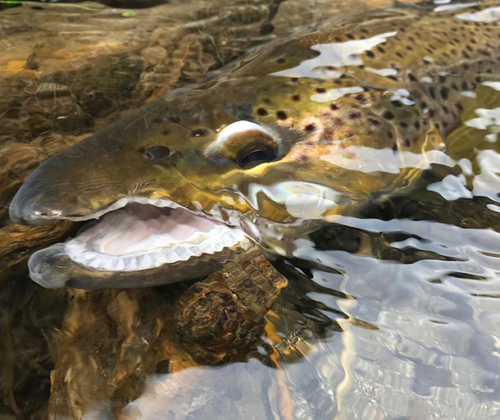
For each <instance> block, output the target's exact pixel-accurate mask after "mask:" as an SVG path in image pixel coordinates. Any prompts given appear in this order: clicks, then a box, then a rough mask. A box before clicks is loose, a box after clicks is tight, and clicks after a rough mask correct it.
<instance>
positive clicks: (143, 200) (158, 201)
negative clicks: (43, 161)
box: [10, 196, 236, 228]
mask: <svg viewBox="0 0 500 420" xmlns="http://www.w3.org/2000/svg"><path fill="white" fill-rule="evenodd" d="M130 203H138V204H144V205H151V206H154V207H158V208H171V209H176V208H179V209H182V210H186V211H188V212H190V213H193V214H195V215H197V216H201V217H205V218H207V219H210V220H214V221H216V222H219V223H223V224H225V225H227V226H229V227H231V228H234V227H236V226H233V225H231V224H228V223H227V222H225V221H224V220H222V219H219V218H217V217H214V216H212V215H210V214H207V213H206V212H204V211H201V210H199V211H196V210H193V209H190V208H188V207H185V206H183V205H181V204H179V203H176V202H175V201H173V200H170V199H169V198H155V199H152V198H147V197H141V196H128V197H122V198H119V199H118V200H115V201H113V202H111V203H110V204H108V205H106V206H103V207H101V208H99V209H97V210H94V211H93V212H90V213H88V214H84V215H81V216H77V215H73V216H71V215H63V213H62V210H52V211H51V213H52V214H47V213H45V214H44V213H42V212H40V211H35V212H33V213H31V214H24V215H23V217H22V219H19V218H17V217H16V216H15V215H12V214H11V219H13V220H14V221H18V220H20V221H24V222H35V224H40V223H36V222H41V223H43V222H47V223H48V222H51V221H55V220H69V221H72V222H86V221H89V220H97V219H100V218H101V217H102V216H104V215H106V214H108V213H111V212H114V211H116V210H120V209H122V208H124V207H125V206H126V205H127V204H130ZM10 210H11V212H12V210H13V208H12V207H11V208H10Z"/></svg>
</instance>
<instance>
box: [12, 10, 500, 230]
mask: <svg viewBox="0 0 500 420" xmlns="http://www.w3.org/2000/svg"><path fill="white" fill-rule="evenodd" d="M494 6H495V3H494V2H484V3H483V4H482V5H481V6H474V7H471V8H465V9H461V10H458V11H456V10H454V11H448V12H441V13H437V12H434V13H429V11H425V10H422V9H417V10H412V9H409V8H405V9H400V10H398V9H390V10H386V11H377V12H373V13H367V14H363V15H361V16H354V17H350V18H346V19H344V20H340V21H337V22H335V23H334V24H329V25H326V27H325V28H320V29H318V30H317V31H314V32H312V33H306V34H299V35H296V36H293V37H292V38H290V39H285V40H279V41H276V42H275V43H274V44H272V45H267V46H265V47H263V48H260V49H258V50H256V51H255V52H253V53H250V54H249V55H248V56H247V57H246V58H244V59H243V60H242V61H240V62H239V63H238V64H237V65H235V66H233V67H231V68H230V69H228V70H226V71H222V72H220V73H217V74H214V75H213V77H212V78H211V80H209V81H207V82H205V83H203V84H201V85H197V86H193V87H189V88H185V89H180V90H176V91H173V92H169V93H168V94H166V95H165V96H164V97H163V98H161V99H159V100H157V101H155V102H153V103H151V104H149V105H148V106H146V107H144V108H142V109H140V110H139V111H138V112H137V113H136V114H135V115H132V116H129V117H127V118H125V119H123V120H121V121H118V122H117V123H115V124H113V125H111V126H109V127H108V128H106V129H104V130H102V131H101V132H99V133H97V134H95V135H94V136H91V137H89V138H87V139H85V140H83V141H81V142H80V143H78V144H76V145H74V146H72V147H71V148H69V149H67V150H66V151H64V152H62V153H60V154H58V155H57V156H55V157H53V158H51V159H49V160H48V161H47V162H46V163H44V164H43V165H42V166H41V167H40V168H38V169H37V170H36V171H35V172H34V173H33V174H32V175H31V176H30V177H29V178H28V180H27V181H26V183H25V184H24V185H23V187H22V188H21V189H20V191H19V192H18V194H17V196H16V197H15V199H14V201H13V203H12V205H11V217H12V218H13V219H14V220H15V221H18V222H28V223H35V222H38V221H39V220H40V218H41V217H42V218H49V219H50V218H68V217H85V216H86V215H89V214H92V213H93V212H95V211H96V210H98V209H102V208H104V207H106V206H108V205H109V204H111V203H113V202H115V201H116V200H118V199H120V198H123V197H130V196H140V197H147V198H148V199H151V200H155V199H160V198H167V199H170V200H172V201H175V202H176V203H178V204H180V205H182V206H185V207H186V208H189V209H192V210H195V211H200V210H201V211H203V212H205V213H206V214H208V215H212V216H213V217H215V218H218V219H222V220H224V221H226V222H227V223H236V219H238V218H240V219H241V218H242V217H244V218H247V219H249V220H251V221H252V222H255V220H256V219H258V218H263V219H265V220H269V221H274V222H279V223H288V222H291V221H293V220H295V219H296V218H298V217H299V216H301V217H303V218H306V219H307V218H308V214H307V210H306V211H304V213H303V214H302V215H300V214H299V216H298V215H297V212H296V211H293V212H291V211H290V205H289V203H287V202H286V197H289V196H290V191H285V194H281V195H280V193H279V191H278V192H276V191H277V190H279V189H280V188H282V186H283V185H284V183H286V182H293V183H294V184H293V188H299V189H300V188H301V187H300V185H305V184H307V185H313V186H317V185H319V186H324V187H325V188H326V189H327V190H328V191H333V193H332V194H333V196H334V198H330V199H329V200H330V201H331V202H332V203H331V205H330V206H329V207H327V209H326V210H325V212H324V213H323V214H320V215H315V216H314V217H311V218H321V217H324V216H327V215H330V214H336V213H342V214H345V213H349V212H353V211H355V209H356V208H359V206H360V205H362V204H364V203H366V202H367V201H368V200H369V199H370V198H371V197H373V196H374V195H375V194H381V193H382V194H383V193H389V192H390V191H391V190H393V189H394V188H395V186H397V185H400V184H401V183H403V184H404V183H405V182H407V181H408V172H411V171H410V170H406V169H405V168H406V167H405V156H408V153H410V154H411V155H412V156H413V155H417V156H420V157H421V159H424V156H423V153H422V152H423V151H427V150H432V149H435V150H443V149H444V148H445V146H446V144H445V140H446V136H447V134H448V133H450V132H451V131H452V130H453V129H454V128H455V127H456V126H457V125H458V124H459V123H460V116H461V113H462V110H463V109H464V108H465V107H466V106H467V103H468V102H470V101H471V98H470V96H471V95H464V94H463V92H464V91H466V92H471V91H474V89H475V88H476V87H477V85H478V83H481V82H482V81H483V80H484V79H485V77H488V75H489V74H492V73H496V72H497V71H498V63H499V55H500V43H499V41H498V40H499V39H500V37H499V35H500V26H499V24H498V19H491V20H490V21H488V22H480V21H473V20H466V19H463V18H460V17H457V16H462V17H463V16H466V17H467V14H469V15H473V16H474V14H476V15H477V14H478V13H483V12H481V11H484V10H487V9H491V10H493V11H495V10H497V9H498V8H495V7H494ZM495 13H496V12H495ZM490 14H493V15H494V13H493V12H491V13H490ZM469 19H470V16H469ZM240 120H246V121H251V122H254V123H257V124H259V125H261V126H263V127H265V128H266V129H267V130H269V131H270V132H272V133H274V135H275V136H276V137H277V138H278V144H277V146H276V147H277V156H276V158H275V159H274V160H273V161H271V162H267V163H263V164H260V165H257V166H255V167H253V168H250V169H244V168H240V167H239V166H238V164H237V159H238V155H239V154H240V153H242V152H244V151H245V149H248V148H250V149H251V148H252V147H255V146H256V145H255V144H253V143H252V142H255V139H254V138H252V136H249V138H247V139H246V138H245V137H244V136H242V137H241V136H240V138H239V140H238V142H233V143H231V142H226V143H225V144H222V145H219V146H220V147H214V145H215V146H217V136H218V133H219V132H220V131H221V130H222V129H223V128H224V127H227V126H229V125H230V124H232V123H234V122H236V121H240ZM158 147H164V148H166V150H168V155H167V156H163V157H162V158H159V159H156V158H154V157H153V159H149V158H148V155H147V152H148V150H153V149H154V148H158ZM366 149H372V150H376V151H381V150H384V151H386V152H388V151H391V153H392V154H384V156H389V157H390V159H391V160H395V161H397V162H399V163H398V165H399V167H400V168H401V171H400V172H399V173H394V172H384V162H380V164H381V165H380V170H378V171H373V170H372V171H364V170H363V165H364V164H365V161H366V159H365V156H364V155H363V154H362V153H360V151H363V150H366ZM384 153H385V152H384ZM297 185H299V187H297ZM255 186H261V187H262V186H263V187H264V188H260V189H259V188H255ZM272 188H274V193H269V191H271V190H272ZM315 188H316V187H312V190H308V191H307V194H309V195H311V194H312V195H313V196H314V194H316V195H317V197H315V199H316V201H317V200H321V199H323V198H324V197H322V196H321V195H322V194H323V193H324V190H321V191H323V192H315V191H316V189H315ZM311 191H312V193H311ZM294 193H296V191H295V190H294V192H292V195H293V194H294ZM307 194H306V195H307ZM283 197H285V198H283ZM299 197H301V196H300V194H299ZM299 213H300V212H299ZM299 218H300V217H299Z"/></svg>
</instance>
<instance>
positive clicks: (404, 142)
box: [403, 139, 411, 147]
mask: <svg viewBox="0 0 500 420" xmlns="http://www.w3.org/2000/svg"><path fill="white" fill-rule="evenodd" d="M403 144H404V145H405V147H410V146H411V142H410V140H408V139H404V141H403Z"/></svg>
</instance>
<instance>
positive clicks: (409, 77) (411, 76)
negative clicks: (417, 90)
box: [408, 73, 417, 82]
mask: <svg viewBox="0 0 500 420" xmlns="http://www.w3.org/2000/svg"><path fill="white" fill-rule="evenodd" d="M408 79H409V80H410V81H411V82H416V81H417V78H416V77H415V76H414V75H413V74H412V73H408Z"/></svg>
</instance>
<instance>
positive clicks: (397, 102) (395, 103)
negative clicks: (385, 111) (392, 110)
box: [391, 100, 403, 108]
mask: <svg viewBox="0 0 500 420" xmlns="http://www.w3.org/2000/svg"><path fill="white" fill-rule="evenodd" d="M391 104H392V106H395V107H396V108H400V107H402V106H403V104H402V103H401V102H400V101H397V100H396V101H392V102H391Z"/></svg>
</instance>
